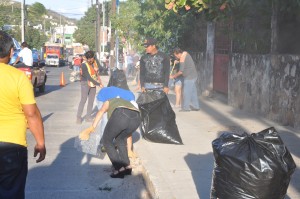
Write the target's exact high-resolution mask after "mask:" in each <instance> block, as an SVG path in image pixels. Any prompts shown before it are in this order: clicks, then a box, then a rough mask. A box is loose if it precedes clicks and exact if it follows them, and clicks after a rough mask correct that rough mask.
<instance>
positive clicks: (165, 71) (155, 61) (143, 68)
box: [140, 38, 170, 93]
mask: <svg viewBox="0 0 300 199" xmlns="http://www.w3.org/2000/svg"><path fill="white" fill-rule="evenodd" d="M143 45H144V47H145V48H146V54H145V55H143V56H142V57H141V59H140V82H141V89H142V92H145V91H146V90H147V89H150V90H153V89H158V90H163V91H164V92H165V93H168V92H169V87H168V83H169V75H170V58H169V57H168V56H167V55H166V54H165V53H163V52H161V51H159V50H158V48H157V46H156V45H157V41H156V40H155V39H153V38H148V39H146V40H145V42H144V44H143Z"/></svg>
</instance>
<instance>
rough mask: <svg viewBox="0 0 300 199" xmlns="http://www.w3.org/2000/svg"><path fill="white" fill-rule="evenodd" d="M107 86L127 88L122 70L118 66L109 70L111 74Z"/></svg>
mask: <svg viewBox="0 0 300 199" xmlns="http://www.w3.org/2000/svg"><path fill="white" fill-rule="evenodd" d="M107 86H115V87H119V88H123V89H125V90H129V87H128V84H127V80H126V75H125V73H124V71H123V70H119V69H118V68H115V69H113V70H112V71H111V75H110V78H109V81H108V84H107Z"/></svg>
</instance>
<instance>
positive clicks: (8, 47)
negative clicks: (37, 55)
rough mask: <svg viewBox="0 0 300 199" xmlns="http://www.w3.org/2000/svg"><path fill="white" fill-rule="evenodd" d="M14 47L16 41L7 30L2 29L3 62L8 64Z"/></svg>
mask: <svg viewBox="0 0 300 199" xmlns="http://www.w3.org/2000/svg"><path fill="white" fill-rule="evenodd" d="M13 49H14V42H13V40H12V38H11V36H9V35H8V34H7V33H6V32H3V31H0V59H1V62H2V63H6V64H7V63H8V62H9V59H10V57H11V56H12V54H13ZM5 58H6V59H5ZM4 59H5V60H4Z"/></svg>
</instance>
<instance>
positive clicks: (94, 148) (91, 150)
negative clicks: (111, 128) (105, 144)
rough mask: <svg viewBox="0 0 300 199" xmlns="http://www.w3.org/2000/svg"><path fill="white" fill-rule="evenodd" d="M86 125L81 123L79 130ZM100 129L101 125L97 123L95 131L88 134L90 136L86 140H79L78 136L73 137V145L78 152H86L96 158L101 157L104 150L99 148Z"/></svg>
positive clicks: (103, 154)
mask: <svg viewBox="0 0 300 199" xmlns="http://www.w3.org/2000/svg"><path fill="white" fill-rule="evenodd" d="M88 127H89V126H87V125H81V128H80V132H81V131H83V130H84V129H86V128H88ZM101 129H102V128H101V125H98V126H97V128H96V129H95V132H93V133H91V134H90V138H89V139H88V140H80V139H79V136H77V137H75V142H74V147H75V148H76V149H77V150H78V151H80V152H83V153H87V154H90V155H93V156H95V157H97V158H100V159H103V158H104V156H105V152H102V150H101V147H102V145H101V144H100V141H101V138H102V130H101ZM80 132H79V133H78V135H79V134H80Z"/></svg>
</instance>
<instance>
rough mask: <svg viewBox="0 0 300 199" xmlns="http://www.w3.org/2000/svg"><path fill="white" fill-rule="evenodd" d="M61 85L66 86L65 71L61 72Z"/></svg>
mask: <svg viewBox="0 0 300 199" xmlns="http://www.w3.org/2000/svg"><path fill="white" fill-rule="evenodd" d="M59 85H60V86H65V77H64V72H61V76H60V84H59Z"/></svg>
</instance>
